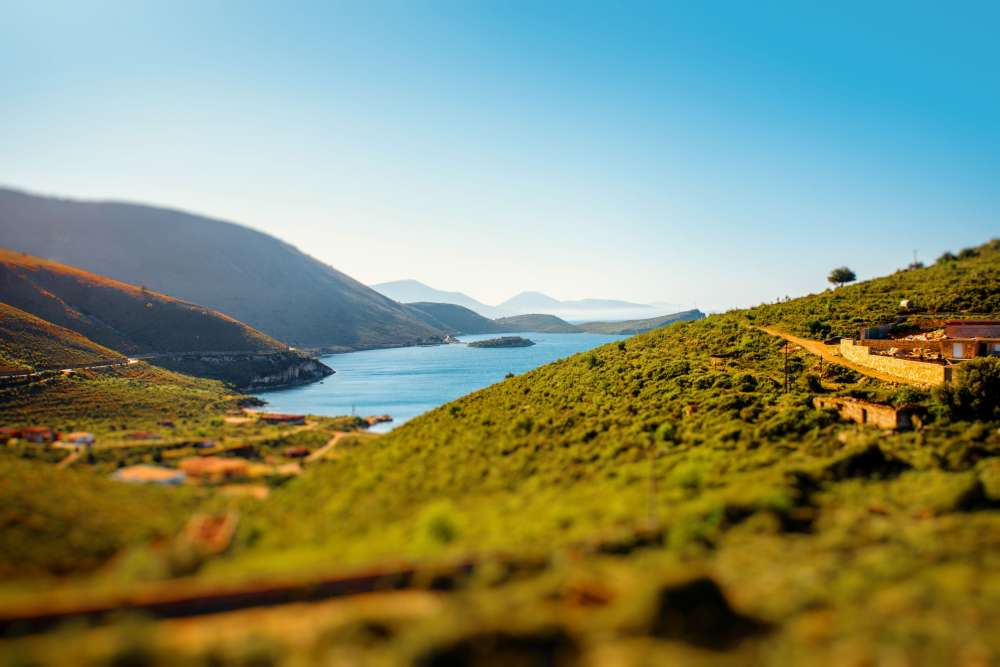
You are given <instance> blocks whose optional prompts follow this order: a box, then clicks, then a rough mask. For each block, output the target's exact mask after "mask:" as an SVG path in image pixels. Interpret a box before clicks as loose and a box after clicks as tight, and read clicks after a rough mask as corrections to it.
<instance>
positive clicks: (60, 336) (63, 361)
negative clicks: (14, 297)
mask: <svg viewBox="0 0 1000 667" xmlns="http://www.w3.org/2000/svg"><path fill="white" fill-rule="evenodd" d="M124 359H125V358H124V357H123V356H122V355H121V354H119V353H117V352H115V351H113V350H109V349H108V348H106V347H103V346H101V345H98V344H97V343H94V342H93V341H91V340H89V339H87V338H84V337H83V336H81V335H80V334H78V333H76V332H74V331H70V330H69V329H64V328H62V327H58V326H56V325H54V324H51V323H50V322H46V321H45V320H42V319H39V318H37V317H35V316H34V315H32V314H30V313H26V312H24V311H23V310H19V309H17V308H14V307H13V306H8V305H7V304H4V303H0V371H35V370H46V369H61V368H69V367H72V366H81V365H86V364H98V363H102V362H109V361H124Z"/></svg>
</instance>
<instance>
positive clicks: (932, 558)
mask: <svg viewBox="0 0 1000 667" xmlns="http://www.w3.org/2000/svg"><path fill="white" fill-rule="evenodd" d="M997 265H998V256H997V254H996V253H995V252H994V249H993V248H992V246H989V247H984V248H981V249H979V251H978V254H977V255H976V256H975V257H969V258H967V259H960V260H958V261H957V262H955V264H954V268H946V269H942V268H940V267H931V268H928V269H922V270H913V271H907V272H905V273H903V274H897V275H894V276H891V277H889V278H884V279H877V280H874V281H870V282H869V283H867V284H864V285H859V286H857V287H856V288H854V289H855V290H857V291H859V292H861V293H872V294H883V293H891V292H892V290H895V289H898V288H903V289H905V290H906V291H907V292H909V293H915V294H920V295H930V294H937V295H939V296H938V298H939V299H941V302H940V303H942V304H943V305H942V306H941V307H940V308H939V309H938V313H940V314H948V313H949V312H952V311H951V308H956V310H957V309H958V308H957V307H956V305H957V304H961V308H960V310H961V311H966V310H969V311H973V312H976V313H977V314H983V315H991V316H994V317H996V316H1000V311H998V310H997V307H996V302H995V297H996V294H995V290H996V286H997V284H998V283H996V282H994V283H993V284H992V285H993V286H992V291H991V290H989V289H988V290H986V291H984V290H983V289H982V285H981V284H979V283H978V282H977V281H973V280H962V281H947V282H946V283H945V282H941V281H940V278H941V277H942V271H945V270H946V271H949V272H951V271H954V272H956V273H957V274H958V275H973V272H980V273H983V274H990V273H991V272H995V271H996V269H997ZM945 275H953V274H951V273H948V274H945ZM927 283H931V284H930V285H928V284H927ZM886 298H888V297H886ZM892 298H895V294H893V296H892ZM827 299H829V297H828V296H825V295H821V296H813V297H806V298H804V299H799V300H795V301H791V302H789V303H788V304H781V306H774V307H764V308H759V309H754V310H753V311H736V312H732V313H729V314H726V315H721V316H713V317H710V318H707V319H705V320H700V321H694V322H686V323H680V324H677V325H675V326H672V327H668V328H665V329H660V330H656V331H653V332H650V333H647V334H642V335H639V336H636V337H634V338H631V339H629V340H626V341H621V342H618V343H613V344H610V345H606V346H604V347H602V348H599V349H597V350H595V351H593V352H588V353H584V354H580V355H577V356H575V357H572V358H570V359H566V360H563V361H559V362H556V363H553V364H549V365H547V366H544V367H541V368H539V369H536V370H535V371H532V372H530V373H526V374H524V375H522V376H519V377H516V378H512V379H509V380H507V381H505V382H502V383H500V384H498V385H494V386H493V387H490V388H487V389H484V390H482V391H479V392H476V393H474V394H472V395H470V396H467V397H464V398H462V399H459V400H457V401H455V402H453V403H451V404H448V405H446V406H443V407H442V408H439V409H437V410H435V411H433V412H431V413H430V414H428V415H425V416H424V417H421V418H418V419H415V420H413V421H411V422H409V423H407V424H405V425H404V426H402V427H401V428H399V429H398V430H396V431H394V432H392V433H391V434H390V435H388V436H386V437H384V438H383V439H381V440H380V441H379V445H378V446H376V447H368V448H360V449H356V450H353V451H352V452H351V454H350V456H345V457H343V458H341V459H339V460H338V461H337V462H336V463H335V464H332V465H328V466H325V467H323V468H322V469H317V470H316V471H315V472H314V473H312V474H310V475H308V476H305V477H303V478H301V479H299V480H296V481H295V482H293V483H292V484H289V485H288V486H287V487H284V488H283V489H282V490H281V491H279V492H278V494H276V496H275V498H274V501H273V502H272V503H269V504H268V505H267V507H266V508H265V510H264V511H262V512H261V513H260V515H258V516H256V517H255V525H254V528H253V530H254V533H255V534H256V535H259V536H260V537H259V541H258V542H257V544H256V546H255V549H254V551H253V552H248V553H245V554H243V555H242V556H241V555H236V556H234V561H233V563H231V564H230V565H227V566H226V567H227V568H228V567H233V568H237V569H238V568H239V567H241V563H242V566H244V567H251V568H259V567H261V566H262V565H263V564H264V563H269V564H271V566H272V567H274V566H276V564H278V563H294V564H295V567H296V568H301V567H303V566H304V565H305V564H309V567H315V568H321V567H322V564H323V563H324V562H326V561H325V559H326V558H327V554H329V553H337V554H338V555H339V557H340V559H341V560H342V561H343V562H355V563H371V562H378V561H381V560H394V559H398V558H401V557H407V556H409V557H411V558H443V557H445V556H447V555H449V554H451V555H454V556H457V555H459V554H467V553H470V552H471V553H482V552H494V553H506V554H514V553H520V554H529V553H535V554H545V553H551V552H552V550H555V549H566V548H570V546H571V545H573V544H581V543H587V542H591V541H595V540H597V541H600V542H602V543H604V544H605V545H606V546H604V547H602V548H601V549H599V551H609V552H611V553H615V554H619V555H618V556H616V557H614V558H612V561H613V563H612V564H610V565H607V564H603V565H600V566H599V565H596V564H595V565H594V567H595V568H596V567H608V568H611V569H612V570H613V571H614V572H616V573H618V574H617V575H616V576H620V577H621V580H620V581H619V580H616V581H617V583H611V584H607V585H608V586H610V588H611V589H612V591H611V593H609V595H610V596H611V597H612V599H614V600H619V602H616V603H613V605H612V608H613V609H616V610H618V611H617V612H615V613H622V614H624V613H625V611H624V610H625V609H627V608H631V607H629V605H630V604H640V603H641V600H643V599H647V598H645V597H644V596H648V595H649V594H650V593H648V591H655V590H662V589H660V588H658V586H659V585H661V584H659V583H658V582H661V581H662V580H663V579H662V577H667V578H669V577H670V576H676V574H677V573H678V572H688V571H690V570H691V569H692V568H693V569H694V570H696V571H698V572H702V573H705V574H706V575H707V576H708V577H709V578H710V579H711V581H713V582H714V583H715V584H718V585H719V586H720V587H721V588H722V590H723V591H724V592H725V594H726V595H727V597H729V598H730V599H731V600H738V601H739V602H740V610H741V612H742V613H744V614H747V615H748V616H749V617H751V618H753V619H755V620H756V622H759V623H760V624H762V625H766V626H767V627H769V628H771V630H770V632H769V633H768V635H767V637H766V638H764V639H761V640H760V641H762V642H765V645H766V647H767V648H766V652H767V655H770V656H771V658H770V659H769V660H767V662H779V663H780V662H782V660H780V659H778V658H777V657H775V656H779V655H795V656H798V658H799V660H797V661H805V662H809V661H810V660H809V659H807V658H816V659H818V660H821V661H823V662H830V661H832V660H833V654H832V653H830V652H831V651H833V650H834V647H835V646H836V645H839V642H843V641H849V642H855V643H856V644H857V651H859V652H860V654H861V655H878V654H880V653H881V652H883V651H899V652H901V655H907V656H911V657H917V656H926V655H928V653H926V652H927V651H930V652H931V653H930V654H932V655H948V654H950V653H952V652H954V651H957V650H959V649H960V647H961V646H962V645H963V642H966V641H968V640H969V639H970V638H974V637H980V638H981V637H983V636H986V634H988V633H986V632H985V630H986V628H988V627H990V626H991V625H995V624H996V623H997V622H1000V617H998V616H997V610H998V609H1000V606H998V604H997V603H998V602H1000V597H998V595H1000V562H998V561H997V560H996V554H997V553H1000V551H998V547H1000V514H998V513H997V508H998V507H1000V484H998V480H1000V468H998V467H997V462H998V459H997V458H995V457H996V455H997V454H998V453H1000V430H998V428H997V427H998V426H1000V422H997V421H992V422H989V421H986V422H984V421H981V420H977V419H975V418H973V419H970V418H969V415H966V414H962V413H960V412H958V411H955V410H953V406H952V405H951V404H950V403H949V402H948V401H947V400H946V397H944V396H942V395H940V394H934V395H933V396H932V395H928V394H926V393H922V392H919V391H916V390H914V389H911V388H908V387H899V386H893V385H886V384H883V383H880V382H878V381H873V380H869V379H867V378H863V377H860V376H858V375H857V374H855V373H853V372H850V371H846V370H843V369H840V368H837V367H831V366H829V365H827V366H824V367H820V366H819V365H818V364H817V362H816V360H815V358H812V357H810V356H809V355H807V354H806V353H804V352H802V351H799V352H797V353H795V354H793V355H792V356H791V359H790V361H789V369H790V372H791V380H790V381H791V391H789V392H788V393H785V392H784V391H783V384H784V368H785V365H784V364H785V357H784V354H783V353H782V349H781V342H782V341H779V340H776V339H774V338H772V337H770V336H768V335H767V334H764V333H763V332H761V331H759V330H758V329H757V328H756V326H755V325H756V322H757V321H759V320H760V319H765V318H767V319H770V320H772V321H774V320H777V319H778V315H779V314H781V313H787V312H799V311H801V312H813V311H814V309H815V308H816V305H817V304H818V303H823V302H824V301H825V300H827ZM944 304H953V305H950V306H948V305H944ZM998 365H1000V364H997V363H995V362H987V363H980V362H977V363H976V364H973V365H969V366H967V368H968V369H970V370H969V371H968V372H965V371H962V372H960V373H959V378H958V383H959V386H968V387H970V388H971V387H974V386H975V385H974V384H973V383H974V381H975V377H974V375H973V374H974V373H980V372H984V373H993V374H994V377H996V376H997V375H1000V369H998V368H997V366H998ZM993 382H994V383H995V382H996V380H993ZM972 390H974V389H970V391H972ZM817 394H847V395H852V396H863V397H867V398H869V399H872V400H878V401H884V402H888V403H896V404H902V403H907V404H913V403H916V404H921V405H924V406H925V407H926V408H927V411H928V412H927V419H928V423H927V424H926V426H925V428H924V429H922V430H920V431H917V432H901V433H894V434H887V433H884V432H881V431H878V430H876V429H872V428H864V427H859V426H856V425H854V424H849V423H844V422H842V421H840V420H839V419H838V418H837V416H836V414H835V413H833V412H831V411H818V410H816V409H814V408H813V407H812V406H811V404H810V400H811V397H812V396H814V395H817ZM983 400H985V402H986V403H989V401H992V402H993V404H994V407H993V408H992V410H993V412H992V413H990V412H988V410H989V409H990V408H987V411H985V412H982V413H980V414H984V415H989V414H993V415H997V413H996V407H995V403H996V395H993V396H992V398H990V397H989V394H988V393H987V395H986V398H984V399H983ZM992 418H993V419H996V418H997V417H996V416H994V417H992ZM980 419H981V418H980ZM389 489H391V492H388V490H389ZM380 490H386V491H387V492H381V491H380ZM316 508H322V511H316ZM306 513H308V514H309V516H310V520H309V521H308V522H302V521H292V520H289V517H294V516H298V515H303V514H306ZM650 526H655V529H654V530H653V531H652V535H653V536H652V537H651V536H650V533H649V532H647V531H648V529H649V527H650ZM640 536H641V537H640ZM643 544H650V545H652V548H649V549H642V548H640V547H641V545H643ZM293 545H298V546H297V547H294V546H293ZM596 562H600V563H603V561H602V560H600V559H598V560H597V561H596ZM632 568H639V569H638V570H633V569H632ZM567 571H572V568H570V569H569V570H567ZM638 571H643V572H646V579H647V580H646V581H641V582H640V581H635V579H634V573H636V572H638ZM629 572H633V575H631V578H630V575H628V574H627V573H629ZM623 573H626V574H623ZM669 573H674V574H673V575H670V574H669ZM567 576H569V575H567ZM595 585H596V584H595ZM543 588H544V587H543ZM544 590H545V591H548V592H542V591H539V592H538V593H537V594H538V595H540V596H542V595H548V594H552V591H551V589H544ZM511 594H512V595H513V593H511ZM519 594H520V595H522V596H523V595H528V596H530V595H531V594H530V593H527V592H524V591H522V592H521V593H519ZM522 599H523V598H522ZM629 600H631V603H630V602H629ZM890 600H891V603H890ZM456 604H457V603H456ZM539 604H540V603H539ZM601 604H606V603H601ZM888 604H892V605H893V612H892V614H891V615H887V614H886V613H884V611H882V610H883V608H884V605H888ZM555 607H556V610H555V611H554V612H553V613H552V614H549V615H548V616H546V615H545V614H544V613H540V614H539V616H540V617H541V618H543V619H547V620H545V621H544V622H545V623H552V622H556V623H559V624H562V625H563V626H566V627H567V632H569V633H570V634H571V635H572V636H576V637H584V636H587V637H590V636H592V634H590V632H589V631H588V633H584V634H575V635H574V634H573V633H574V632H576V633H583V631H582V630H581V628H582V627H587V628H589V629H590V631H593V629H594V627H595V626H594V625H586V624H583V625H581V624H579V623H576V622H575V621H573V620H572V619H573V618H575V617H574V616H573V615H572V614H570V613H569V611H568V610H567V609H565V608H559V605H558V604H556V605H555ZM817 610H822V613H821V614H820V615H819V616H817V615H816V614H817ZM607 613H608V614H610V616H602V617H601V618H605V621H604V622H605V623H607V625H606V626H604V627H605V630H606V631H607V632H609V633H611V635H612V636H619V637H622V636H632V635H634V633H635V632H636V631H635V630H634V629H632V630H628V629H624V628H622V627H619V626H616V625H615V621H612V620H609V619H610V618H612V617H614V613H612V612H611V611H609V612H607ZM956 614H962V615H963V618H966V619H967V624H964V625H963V626H962V627H961V628H956V627H954V624H953V623H951V622H950V621H951V619H953V618H954V617H955V615H956ZM567 618H569V619H570V620H566V619H567ZM820 618H822V619H824V620H823V621H822V623H823V624H824V626H825V628H826V629H825V630H824V635H823V636H824V637H825V639H824V641H820V642H813V641H811V640H809V639H808V638H807V636H806V635H804V634H803V632H804V631H803V627H805V626H806V625H808V624H811V623H819V622H820V621H819V620H818V619H820ZM859 619H865V621H864V625H863V626H862V625H859ZM973 619H974V620H973ZM486 622H487V621H484V620H482V619H480V620H479V621H474V620H469V621H468V622H466V623H465V624H463V625H462V627H464V628H465V630H464V631H467V632H475V631H477V630H476V628H477V623H479V624H482V623H486ZM538 622H539V623H542V622H543V621H541V620H539V621H538ZM720 622H721V623H723V624H725V621H720ZM488 623H489V624H490V627H494V626H495V625H497V624H499V625H500V626H501V627H503V626H504V621H503V619H502V618H493V619H490V620H489V621H488ZM593 623H594V624H596V625H597V626H598V627H600V625H601V621H593ZM722 629H723V630H725V629H726V628H725V627H723V628H722ZM640 634H641V633H640ZM582 641H588V640H582ZM752 646H754V644H752V643H751V644H750V645H748V646H747V647H746V649H745V650H746V651H753V650H757V649H753V648H751V647H752ZM994 648H998V647H996V646H995V645H994ZM734 650H736V649H735V648H734ZM737 654H739V652H738V651H737ZM743 655H744V657H746V656H748V655H752V653H744V654H743Z"/></svg>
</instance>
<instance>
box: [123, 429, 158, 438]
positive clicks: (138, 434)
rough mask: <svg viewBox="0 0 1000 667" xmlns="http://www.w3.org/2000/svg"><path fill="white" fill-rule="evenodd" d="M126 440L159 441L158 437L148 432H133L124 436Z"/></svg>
mask: <svg viewBox="0 0 1000 667" xmlns="http://www.w3.org/2000/svg"><path fill="white" fill-rule="evenodd" d="M125 439H126V440H159V439H160V436H159V435H158V434H156V433H150V432H149V431H133V432H132V433H129V434H128V435H126V436H125Z"/></svg>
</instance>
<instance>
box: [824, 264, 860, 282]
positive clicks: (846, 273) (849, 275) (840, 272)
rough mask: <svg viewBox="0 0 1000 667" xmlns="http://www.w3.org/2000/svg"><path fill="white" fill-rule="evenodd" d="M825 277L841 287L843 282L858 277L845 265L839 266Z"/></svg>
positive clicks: (851, 280) (852, 280)
mask: <svg viewBox="0 0 1000 667" xmlns="http://www.w3.org/2000/svg"><path fill="white" fill-rule="evenodd" d="M826 279H827V280H829V281H830V282H831V283H833V284H834V285H836V286H837V287H843V286H844V284H845V283H853V282H854V281H855V280H857V279H858V277H857V276H856V275H854V271H851V270H850V269H849V268H847V267H846V266H841V267H838V268H836V269H834V270H833V271H831V272H830V275H829V276H827V278H826Z"/></svg>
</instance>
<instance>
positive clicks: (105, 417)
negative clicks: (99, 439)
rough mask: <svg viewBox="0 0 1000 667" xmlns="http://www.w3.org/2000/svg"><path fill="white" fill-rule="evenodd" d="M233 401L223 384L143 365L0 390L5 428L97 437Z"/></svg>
mask: <svg viewBox="0 0 1000 667" xmlns="http://www.w3.org/2000/svg"><path fill="white" fill-rule="evenodd" d="M232 401H233V398H232V397H231V396H230V395H229V394H228V393H227V391H226V388H225V387H224V386H223V385H222V384H221V383H219V382H216V381H212V380H202V379H198V378H193V377H189V376H186V375H179V374H177V373H173V372H170V371H167V370H163V369H160V368H156V367H155V366H150V365H148V364H145V363H138V364H134V365H132V366H126V367H121V368H113V369H97V370H89V371H80V372H76V373H73V374H71V375H68V376H62V375H60V376H57V377H54V378H51V379H49V380H46V381H44V382H38V383H35V384H30V385H25V386H19V387H10V388H6V389H0V424H3V425H14V424H26V425H30V424H34V425H46V426H51V427H52V428H56V429H58V430H62V431H72V430H77V429H82V428H86V429H88V430H92V431H95V432H96V433H98V434H101V433H110V432H114V431H119V430H127V429H131V430H145V429H152V430H156V429H155V428H154V427H155V425H156V422H157V421H159V420H163V419H171V420H175V421H180V420H184V419H195V420H200V419H203V418H205V417H212V416H213V415H214V416H218V415H220V414H221V413H222V412H223V411H224V410H225V409H226V408H228V407H232V405H233V403H232Z"/></svg>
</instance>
